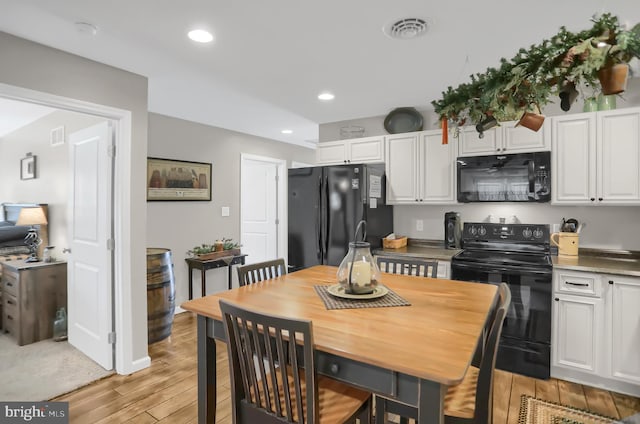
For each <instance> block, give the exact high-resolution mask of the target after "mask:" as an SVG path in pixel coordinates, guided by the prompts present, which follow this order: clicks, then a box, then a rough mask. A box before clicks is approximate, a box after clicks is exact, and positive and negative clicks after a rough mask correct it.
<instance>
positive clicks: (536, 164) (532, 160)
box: [456, 152, 551, 203]
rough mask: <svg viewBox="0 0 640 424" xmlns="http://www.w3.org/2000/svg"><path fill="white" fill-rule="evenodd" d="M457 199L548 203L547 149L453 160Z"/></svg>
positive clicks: (548, 162) (549, 170) (549, 179)
mask: <svg viewBox="0 0 640 424" xmlns="http://www.w3.org/2000/svg"><path fill="white" fill-rule="evenodd" d="M456 166H457V171H458V189H457V191H458V202H463V203H469V202H549V201H550V200H551V152H533V153H518V154H513V155H492V156H467V157H459V158H458V159H457V165H456Z"/></svg>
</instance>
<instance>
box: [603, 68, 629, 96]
mask: <svg viewBox="0 0 640 424" xmlns="http://www.w3.org/2000/svg"><path fill="white" fill-rule="evenodd" d="M628 75H629V65H627V64H626V63H618V64H616V65H613V66H609V67H606V68H602V69H600V70H599V71H598V79H599V80H600V85H601V86H602V94H604V95H605V96H608V95H611V94H620V93H622V92H624V90H626V89H627V77H628Z"/></svg>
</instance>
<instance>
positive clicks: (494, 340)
mask: <svg viewBox="0 0 640 424" xmlns="http://www.w3.org/2000/svg"><path fill="white" fill-rule="evenodd" d="M499 294H500V301H499V303H498V306H497V309H496V310H495V313H494V314H493V315H492V316H493V322H492V323H491V325H490V331H489V333H488V337H486V339H485V342H484V346H482V344H481V345H480V346H479V348H480V349H481V351H482V352H483V354H482V358H481V360H480V364H479V367H475V366H473V365H472V366H470V367H469V369H468V370H467V374H466V375H465V376H464V380H462V382H461V383H460V384H458V385H457V386H451V387H449V390H448V391H447V394H446V396H445V399H444V414H445V417H444V422H445V424H472V423H473V424H491V422H492V420H493V417H492V412H493V411H492V410H493V370H494V369H495V366H496V352H497V351H498V343H499V340H500V334H501V333H502V325H503V323H504V318H505V315H506V313H507V310H508V309H509V304H510V303H511V291H510V290H509V286H508V285H507V284H505V283H502V284H500V287H499ZM417 412H418V410H417V409H416V408H414V407H411V406H407V405H404V404H401V403H398V402H394V401H392V400H388V399H384V398H380V397H376V424H382V423H384V422H385V418H386V415H385V414H386V413H393V414H397V415H400V417H401V419H400V422H401V423H403V422H404V423H406V422H407V419H408V418H413V419H416V417H417Z"/></svg>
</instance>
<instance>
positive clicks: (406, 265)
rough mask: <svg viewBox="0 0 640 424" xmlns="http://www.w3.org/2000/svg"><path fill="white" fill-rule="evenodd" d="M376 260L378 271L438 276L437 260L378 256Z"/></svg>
mask: <svg viewBox="0 0 640 424" xmlns="http://www.w3.org/2000/svg"><path fill="white" fill-rule="evenodd" d="M376 262H377V263H378V268H380V271H382V272H386V273H389V274H402V275H415V276H418V277H431V278H438V262H437V261H427V260H423V259H412V258H390V257H387V256H378V257H377V260H376Z"/></svg>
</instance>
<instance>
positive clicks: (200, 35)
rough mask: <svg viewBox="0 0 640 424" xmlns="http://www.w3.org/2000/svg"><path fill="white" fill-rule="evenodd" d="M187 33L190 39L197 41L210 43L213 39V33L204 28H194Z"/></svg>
mask: <svg viewBox="0 0 640 424" xmlns="http://www.w3.org/2000/svg"><path fill="white" fill-rule="evenodd" d="M187 35H188V36H189V38H190V39H192V40H193V41H197V42H198V43H210V42H211V41H213V35H211V33H210V32H209V31H205V30H204V29H194V30H193V31H189V33H188V34H187Z"/></svg>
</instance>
